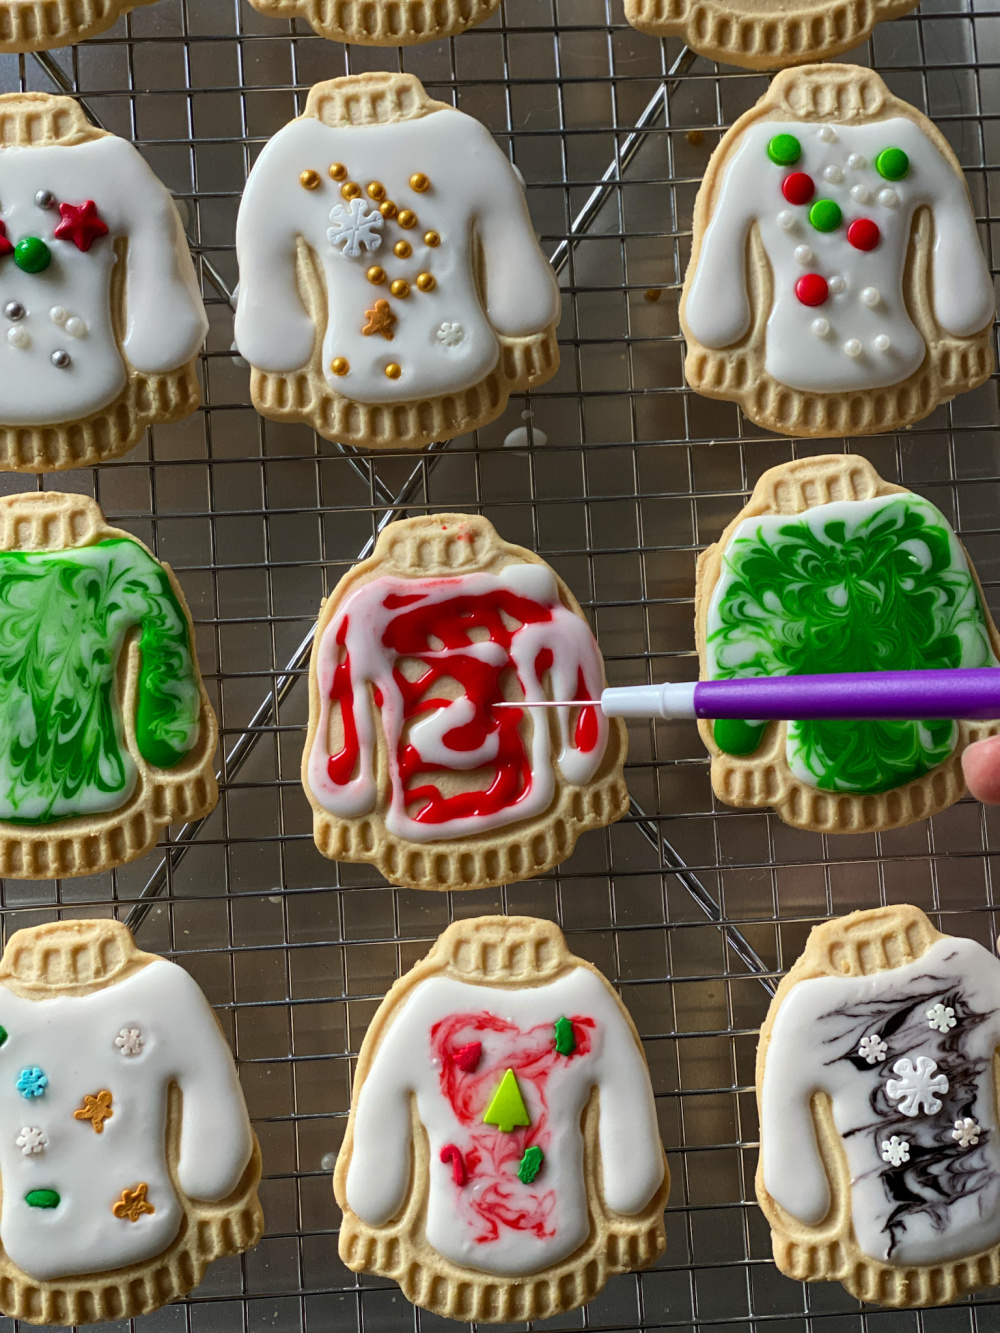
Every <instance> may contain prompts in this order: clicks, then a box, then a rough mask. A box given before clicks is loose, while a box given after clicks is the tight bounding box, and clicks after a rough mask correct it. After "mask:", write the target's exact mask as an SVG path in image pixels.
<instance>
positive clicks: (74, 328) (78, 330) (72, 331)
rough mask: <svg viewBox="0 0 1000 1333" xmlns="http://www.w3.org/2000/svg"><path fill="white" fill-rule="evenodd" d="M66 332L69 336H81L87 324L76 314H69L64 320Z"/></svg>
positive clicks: (84, 332)
mask: <svg viewBox="0 0 1000 1333" xmlns="http://www.w3.org/2000/svg"><path fill="white" fill-rule="evenodd" d="M66 332H67V333H68V334H69V336H70V337H71V338H82V337H83V336H84V335H85V334H86V332H87V326H86V324H84V322H83V320H82V319H80V318H79V317H78V316H77V315H70V317H69V319H68V320H67V321H66Z"/></svg>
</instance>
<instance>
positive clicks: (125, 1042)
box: [115, 1028, 145, 1055]
mask: <svg viewBox="0 0 1000 1333" xmlns="http://www.w3.org/2000/svg"><path fill="white" fill-rule="evenodd" d="M144 1041H145V1038H144V1037H143V1035H142V1029H141V1028H122V1030H121V1032H119V1034H118V1036H117V1037H115V1045H116V1046H117V1047H118V1049H119V1050H120V1051H121V1053H122V1055H139V1054H140V1053H141V1051H142V1046H143V1042H144Z"/></svg>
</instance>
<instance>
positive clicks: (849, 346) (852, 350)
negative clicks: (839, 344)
mask: <svg viewBox="0 0 1000 1333" xmlns="http://www.w3.org/2000/svg"><path fill="white" fill-rule="evenodd" d="M844 351H845V352H846V353H847V355H848V356H849V357H856V356H860V355H861V351H862V348H861V343H860V342H859V341H858V339H857V338H848V340H847V342H845V343H844Z"/></svg>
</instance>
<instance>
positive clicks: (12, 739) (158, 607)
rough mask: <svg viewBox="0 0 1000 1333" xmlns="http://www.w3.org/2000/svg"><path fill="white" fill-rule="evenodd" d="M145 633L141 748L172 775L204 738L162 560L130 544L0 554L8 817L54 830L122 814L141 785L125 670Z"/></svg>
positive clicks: (2, 808) (0, 791) (3, 780)
mask: <svg viewBox="0 0 1000 1333" xmlns="http://www.w3.org/2000/svg"><path fill="white" fill-rule="evenodd" d="M136 627H138V628H139V631H140V634H139V649H140V657H141V665H140V670H139V676H138V682H137V689H136V706H135V717H134V719H133V720H132V721H133V725H134V729H135V743H136V746H137V748H138V750H139V753H140V754H141V755H142V757H143V758H144V759H145V760H146V762H147V763H149V764H151V765H153V766H155V767H156V768H172V767H173V766H174V765H175V764H177V763H179V762H180V761H181V760H182V759H183V758H184V757H185V755H187V754H188V753H189V752H190V750H191V749H192V747H193V746H194V744H195V743H196V741H197V739H198V732H199V726H200V713H201V697H200V694H199V690H198V679H197V674H196V670H195V664H194V660H193V657H192V652H191V642H190V633H189V630H188V623H187V619H186V617H185V615H184V612H183V611H182V610H181V607H180V604H179V602H178V600H177V597H176V596H175V594H174V591H173V589H172V588H171V586H170V580H169V579H168V578H167V576H166V574H165V572H164V571H163V569H162V568H161V567H160V565H159V564H157V562H156V561H155V560H154V559H153V557H152V556H151V555H150V554H149V553H148V552H147V551H146V550H144V548H143V547H141V546H139V545H138V544H137V543H136V542H133V541H128V540H127V539H125V538H116V539H114V540H109V541H103V542H99V543H97V544H96V545H94V546H85V547H80V548H78V549H74V550H66V551H57V552H37V553H35V552H22V551H8V552H3V553H0V725H2V735H3V736H4V737H5V738H6V744H5V746H4V748H3V752H2V753H0V819H4V820H7V821H8V822H11V823H22V824H47V823H51V822H52V821H53V820H57V819H70V818H72V817H73V816H76V815H88V814H94V813H97V812H99V811H106V810H115V809H118V808H119V807H120V806H122V805H124V804H125V802H126V801H127V800H128V798H129V796H130V795H131V794H132V791H133V789H134V787H135V781H136V767H135V763H134V761H133V759H132V756H131V755H130V754H129V751H128V747H127V745H126V744H125V741H124V733H123V721H122V708H121V701H120V698H119V693H120V687H119V670H118V668H119V661H120V658H121V655H122V650H123V647H124V645H125V639H126V635H127V634H128V633H129V631H130V630H132V629H133V628H136Z"/></svg>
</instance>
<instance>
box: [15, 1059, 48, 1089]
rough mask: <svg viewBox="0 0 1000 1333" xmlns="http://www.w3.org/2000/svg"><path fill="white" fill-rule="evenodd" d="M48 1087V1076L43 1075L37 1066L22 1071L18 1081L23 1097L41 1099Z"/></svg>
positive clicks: (18, 1087)
mask: <svg viewBox="0 0 1000 1333" xmlns="http://www.w3.org/2000/svg"><path fill="white" fill-rule="evenodd" d="M48 1086H49V1077H48V1075H47V1074H43V1073H42V1071H41V1070H40V1069H39V1068H38V1066H37V1065H34V1066H33V1067H32V1068H31V1069H22V1070H21V1073H20V1076H19V1077H18V1080H17V1090H18V1092H19V1093H20V1094H21V1096H22V1097H41V1096H42V1094H43V1093H44V1092H45V1089H46V1088H47V1087H48Z"/></svg>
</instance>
